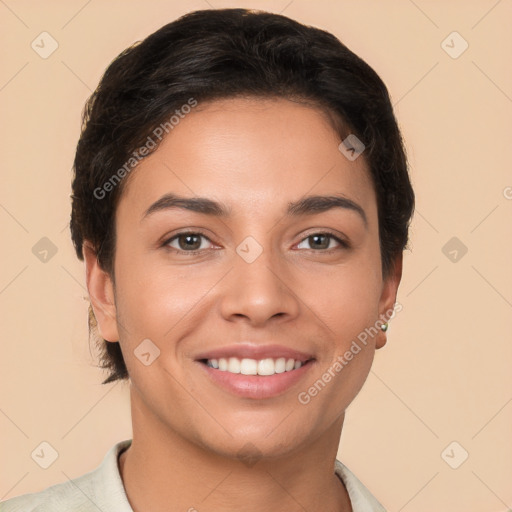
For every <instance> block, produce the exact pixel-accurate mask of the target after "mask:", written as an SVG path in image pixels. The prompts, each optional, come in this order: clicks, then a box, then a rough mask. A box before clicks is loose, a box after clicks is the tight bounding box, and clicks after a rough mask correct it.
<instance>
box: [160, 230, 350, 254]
mask: <svg viewBox="0 0 512 512" xmlns="http://www.w3.org/2000/svg"><path fill="white" fill-rule="evenodd" d="M184 235H200V236H202V237H204V238H206V239H207V240H208V241H209V242H211V243H213V242H212V241H211V240H210V239H209V238H208V237H207V236H206V235H205V234H204V233H202V232H201V231H182V232H181V233H177V234H175V235H173V236H172V237H171V238H168V239H167V240H166V241H165V242H164V243H163V244H162V247H164V248H167V249H168V250H170V251H171V252H174V253H176V254H187V255H196V254H199V253H201V252H203V251H204V250H205V249H196V250H195V251H183V250H181V249H175V248H174V247H170V246H169V244H170V243H171V242H172V241H173V240H175V239H177V238H178V237H180V236H184ZM315 235H324V236H328V237H329V238H330V239H334V240H335V241H336V242H338V243H339V244H340V246H341V247H331V248H330V249H320V250H317V249H308V250H309V251H312V252H316V253H319V252H324V253H330V252H331V251H333V250H336V249H349V248H350V244H349V243H348V242H346V241H345V240H342V239H341V238H339V237H338V236H336V235H335V234H334V233H331V232H329V231H318V232H314V233H311V234H309V235H307V236H306V237H304V238H303V239H302V240H301V241H300V242H299V244H301V243H302V242H304V241H305V240H307V239H308V238H309V237H312V236H315Z"/></svg>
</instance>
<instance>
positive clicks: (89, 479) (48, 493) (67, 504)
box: [0, 439, 386, 512]
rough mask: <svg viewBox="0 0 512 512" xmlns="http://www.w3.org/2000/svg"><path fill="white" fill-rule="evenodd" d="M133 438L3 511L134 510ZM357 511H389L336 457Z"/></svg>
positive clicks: (18, 498) (2, 505)
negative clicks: (125, 466) (125, 474)
mask: <svg viewBox="0 0 512 512" xmlns="http://www.w3.org/2000/svg"><path fill="white" fill-rule="evenodd" d="M131 442H132V440H131V439H127V440H125V441H121V442H119V443H117V444H115V445H114V446H113V447H112V448H111V449H110V450H109V451H108V452H107V454H106V455H105V457H104V458H103V461H102V462H101V464H100V465H99V466H98V467H97V468H96V469H94V470H92V471H90V472H89V473H86V474H84V475H82V476H80V477H77V478H74V479H72V480H69V481H67V482H63V483H60V484H56V485H52V486H51V487H47V488H46V489H44V490H42V491H39V492H35V493H30V494H23V495H21V496H16V497H15V498H11V499H9V500H7V501H3V502H1V503H0V512H98V511H101V512H133V510H132V508H131V507H130V504H129V502H128V498H127V497H126V493H125V490H124V486H123V481H122V479H121V475H120V473H119V466H118V458H119V455H120V454H121V452H122V451H123V450H125V449H126V448H128V447H129V446H130V444H131ZM334 470H335V473H336V474H337V475H338V476H339V477H340V478H341V480H342V481H343V483H344V484H345V487H346V489H347V492H348V495H349V497H350V502H351V503H352V509H353V512H386V511H385V509H384V507H383V506H382V505H381V504H380V503H379V502H378V501H377V500H376V499H375V498H374V497H373V496H372V494H371V493H370V491H369V490H368V489H367V488H366V487H365V486H364V485H363V484H362V483H361V482H360V481H359V480H358V479H357V478H356V477H355V476H354V475H353V474H352V473H351V472H350V470H349V469H348V468H347V467H346V466H344V465H343V464H342V463H341V462H340V461H339V460H336V462H335V466H334Z"/></svg>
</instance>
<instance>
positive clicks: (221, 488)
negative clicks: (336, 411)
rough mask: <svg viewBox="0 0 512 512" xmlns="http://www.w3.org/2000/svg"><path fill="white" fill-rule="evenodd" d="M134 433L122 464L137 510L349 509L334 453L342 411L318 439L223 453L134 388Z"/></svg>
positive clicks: (347, 511)
mask: <svg viewBox="0 0 512 512" xmlns="http://www.w3.org/2000/svg"><path fill="white" fill-rule="evenodd" d="M131 403H132V422H133V440H132V444H131V446H130V447H129V448H128V449H127V450H126V451H125V452H123V453H122V454H121V456H120V458H119V469H120V473H121V478H122V480H123V484H124V487H125V491H126V494H127V496H128V500H129V502H130V505H131V507H132V509H133V511H134V512H143V511H144V512H145V511H147V510H151V511H152V512H164V511H165V512H174V511H188V512H201V511H202V510H208V511H210V512H216V511H221V510H222V511H223V512H231V511H233V512H234V511H239V510H240V509H243V510H244V512H257V511H258V512H259V511H261V510H272V509H274V510H275V509H277V510H291V511H294V510H297V511H304V510H308V512H320V511H322V512H352V508H351V505H350V499H349V497H348V493H347V491H346V489H345V486H344V485H343V483H342V481H341V480H340V479H339V478H338V477H337V476H336V475H335V473H334V460H335V458H336V452H337V447H338V444H339V439H340V435H341V429H342V426H343V420H344V415H342V416H341V417H340V419H339V420H338V421H337V422H336V423H335V424H334V425H333V426H332V428H331V429H330V430H329V431H328V432H326V433H324V434H323V435H322V436H320V437H319V438H318V439H317V440H315V441H313V442H311V443H309V444H308V445H307V446H303V447H301V448H300V449H297V450H296V451H295V452H293V453H289V454H287V455H286V456H280V457H266V456H261V457H258V456H254V457H251V456H248V457H236V456H234V457H226V456H224V455H220V454H219V453H216V452H215V451H213V450H209V449H208V448H207V447H206V446H200V445H199V444H195V443H192V442H191V441H190V440H188V439H185V438H184V437H183V436H181V435H179V433H177V432H176V431H174V430H172V429H170V428H169V426H168V425H163V424H162V423H161V422H160V421H158V420H157V419H156V418H154V417H152V416H151V414H148V411H147V410H143V408H142V407H140V406H139V405H135V404H134V400H133V395H132V401H131Z"/></svg>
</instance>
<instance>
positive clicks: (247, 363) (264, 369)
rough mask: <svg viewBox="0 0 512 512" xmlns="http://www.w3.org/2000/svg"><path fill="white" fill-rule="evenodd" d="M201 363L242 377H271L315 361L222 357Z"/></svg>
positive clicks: (203, 360)
mask: <svg viewBox="0 0 512 512" xmlns="http://www.w3.org/2000/svg"><path fill="white" fill-rule="evenodd" d="M199 361H200V362H201V363H203V364H205V365H206V366H208V367H209V368H213V369H215V370H219V371H221V372H227V373H234V374H242V375H259V376H271V375H275V374H279V373H287V372H292V371H294V370H298V369H299V368H301V367H302V366H304V365H306V364H308V363H309V362H310V361H313V359H308V360H306V361H300V360H298V359H293V358H285V357H278V358H265V359H250V358H242V359H240V358H238V357H221V358H219V359H200V360H199Z"/></svg>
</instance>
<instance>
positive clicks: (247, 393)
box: [197, 359, 314, 400]
mask: <svg viewBox="0 0 512 512" xmlns="http://www.w3.org/2000/svg"><path fill="white" fill-rule="evenodd" d="M313 362H314V361H313V360H312V359H311V360H309V361H308V362H307V363H305V364H303V365H302V366H301V367H300V368H297V369H296V370H291V371H289V372H283V373H275V374H274V375H263V376H262V375H243V374H241V373H231V372H227V371H221V370H217V369H215V368H211V367H210V366H207V365H206V364H205V363H202V362H200V361H197V363H198V364H199V365H201V367H202V368H203V370H204V371H205V372H206V373H207V374H208V376H209V377H210V379H212V381H213V382H214V383H215V384H217V385H218V386H220V387H221V388H222V389H224V390H226V391H228V392H229V393H232V394H234V395H237V396H240V397H244V398H253V399H257V400H261V399H263V398H272V397H275V396H278V395H280V394H282V393H284V392H285V391H287V390H289V389H290V388H291V387H293V386H294V385H295V384H297V383H298V382H299V381H300V379H302V378H303V377H304V375H306V373H307V372H308V371H309V369H310V368H311V367H312V366H313Z"/></svg>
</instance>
